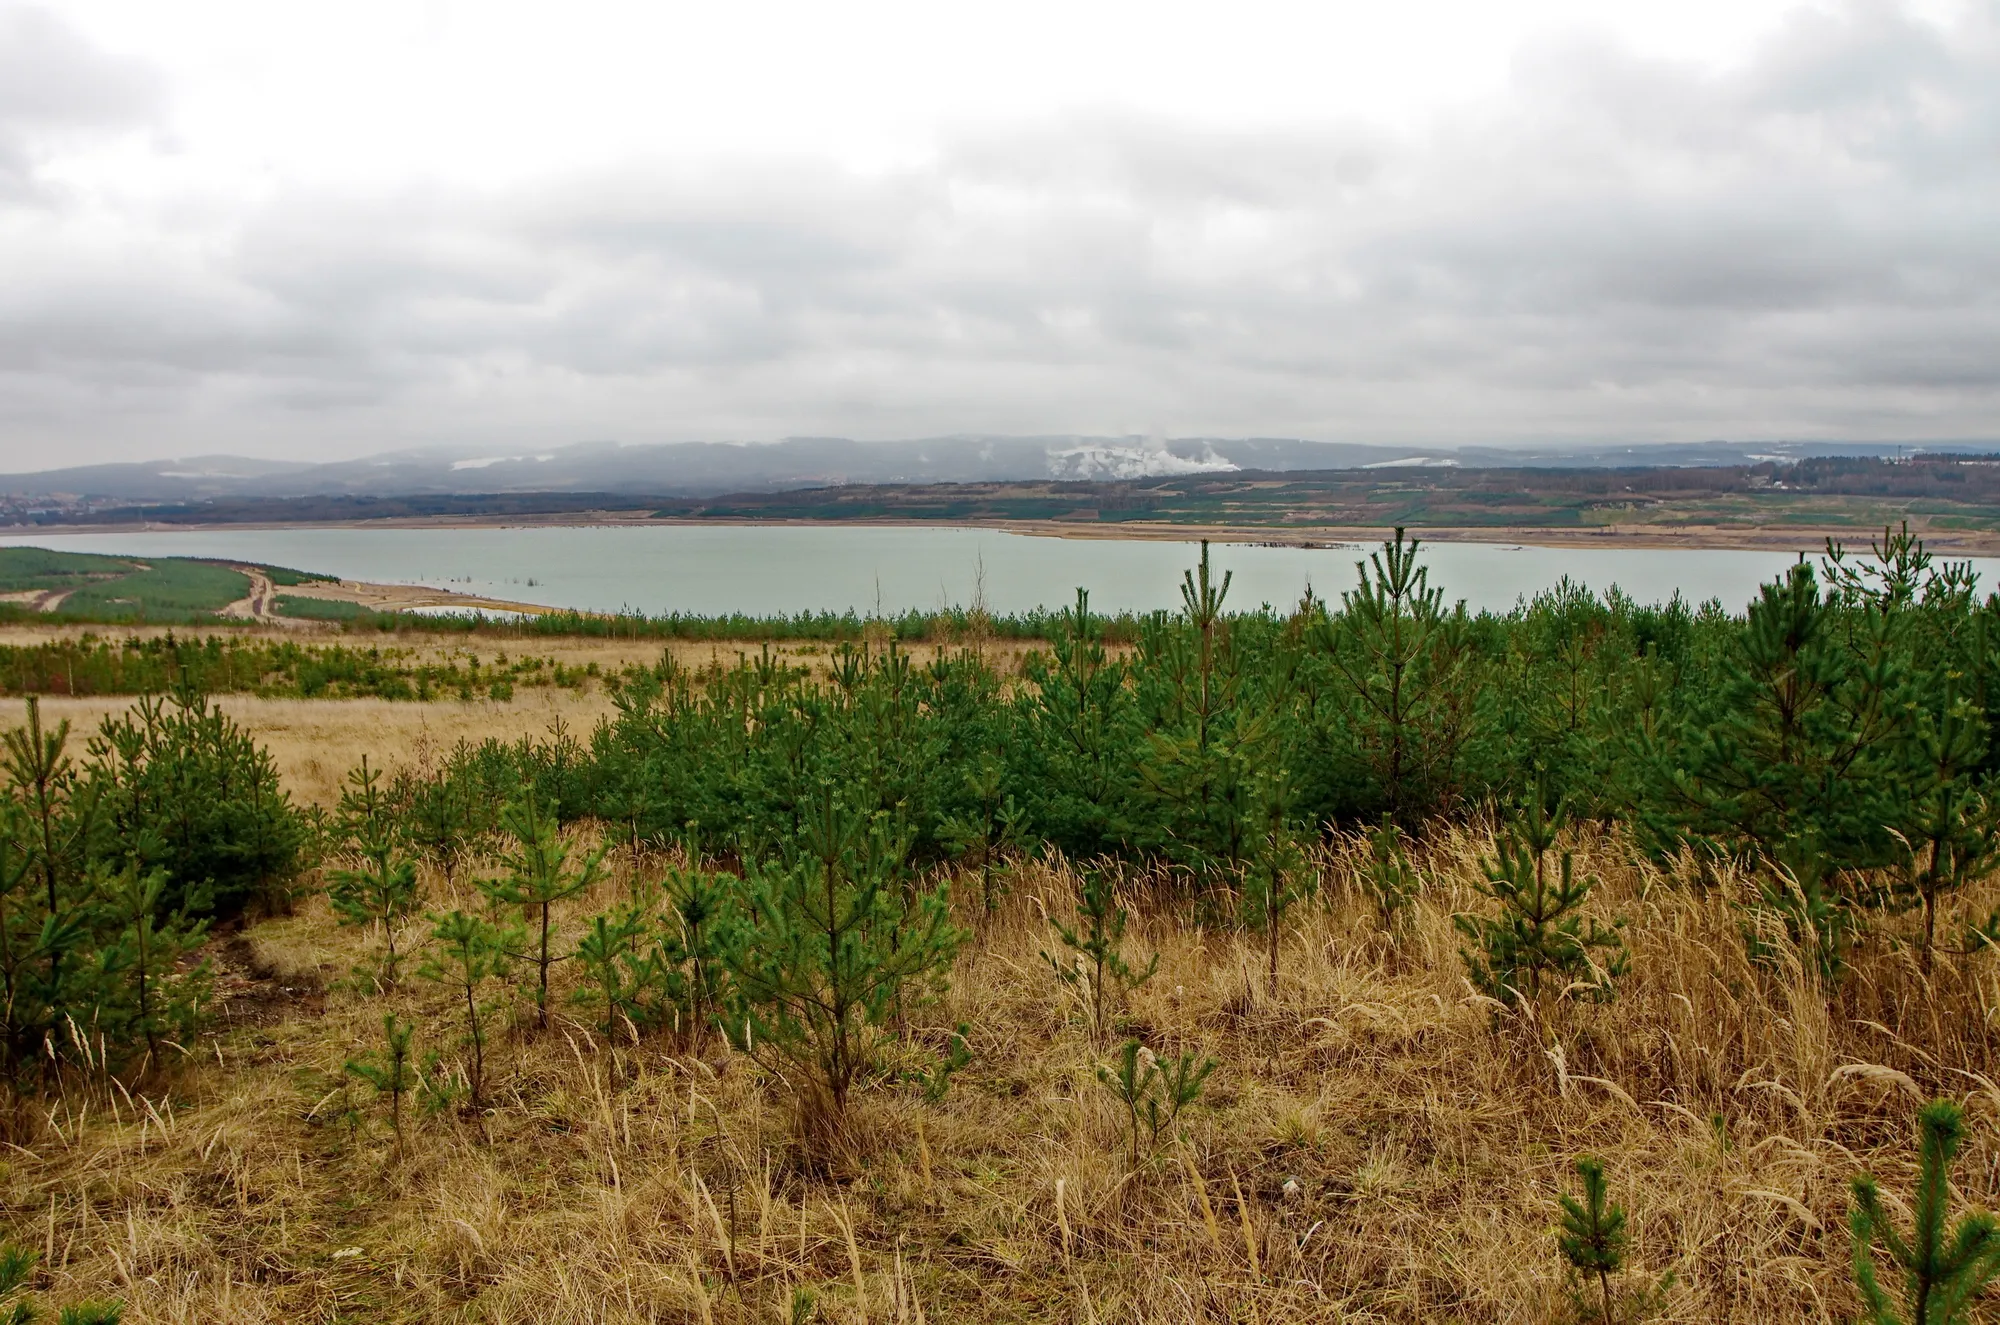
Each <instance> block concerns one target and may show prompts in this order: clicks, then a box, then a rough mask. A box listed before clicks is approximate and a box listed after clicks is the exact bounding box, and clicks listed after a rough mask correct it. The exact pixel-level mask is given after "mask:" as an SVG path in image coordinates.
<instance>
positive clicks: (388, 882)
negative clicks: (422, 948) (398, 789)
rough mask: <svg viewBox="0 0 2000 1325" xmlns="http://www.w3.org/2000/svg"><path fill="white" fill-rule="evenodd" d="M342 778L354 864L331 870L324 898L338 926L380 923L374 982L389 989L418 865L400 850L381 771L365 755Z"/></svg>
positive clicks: (344, 820)
mask: <svg viewBox="0 0 2000 1325" xmlns="http://www.w3.org/2000/svg"><path fill="white" fill-rule="evenodd" d="M347 781H348V786H347V789H346V790H345V791H343V792H342V793H341V795H340V811H339V819H340V825H341V830H342V835H343V837H344V838H345V841H346V846H347V850H348V852H349V853H350V854H351V855H352V856H354V857H355V858H356V859H357V861H358V864H357V866H356V867H355V868H353V869H339V870H334V871H332V873H331V874H330V875H329V883H328V887H327V892H326V898H327V901H328V902H330V903H331V904H332V906H333V909H334V913H335V914H336V915H337V916H338V917H339V920H340V923H341V924H343V925H380V926H381V927H382V935H383V946H384V955H383V958H382V965H381V970H380V972H379V975H378V979H377V983H378V984H379V985H380V986H381V987H383V988H394V987H395V984H396V981H397V979H398V977H399V975H400V970H399V967H400V964H401V962H400V958H399V956H398V954H397V952H396V932H397V930H398V929H399V928H400V927H401V926H402V924H403V922H404V921H405V920H407V919H408V918H409V917H410V916H412V915H414V914H415V913H416V911H417V908H418V907H419V906H420V905H421V902H422V899H421V897H420V896H419V894H418V890H417V863H416V862H415V861H413V860H411V859H410V858H409V857H408V856H406V855H404V854H403V851H402V833H401V830H400V829H399V827H398V826H397V824H396V820H395V815H394V814H393V812H392V811H391V808H390V806H389V802H388V798H387V797H386V796H385V795H383V792H382V786H381V781H382V774H381V772H380V771H379V770H377V769H372V768H370V767H368V757H367V756H366V755H363V756H362V757H361V767H360V768H358V769H356V770H355V771H354V772H352V773H350V774H348V778H347Z"/></svg>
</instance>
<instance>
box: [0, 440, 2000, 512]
mask: <svg viewBox="0 0 2000 1325" xmlns="http://www.w3.org/2000/svg"><path fill="white" fill-rule="evenodd" d="M1993 445H1994V444H1990V443H1989V444H1975V443H1953V444H1950V445H1945V444H1942V443H1936V444H1929V445H1927V446H1910V447H1899V446H1896V445H1893V444H1881V443H1849V442H1786V443H1754V444H1753V443H1733V442H1705V443H1698V444H1687V445H1671V446H1646V447H1619V448H1603V449H1558V448H1542V449H1521V450H1504V449H1499V448H1492V447H1467V448H1464V449H1461V450H1455V451H1454V450H1445V449H1439V448H1422V447H1414V448H1413V447H1387V446H1373V445H1363V444H1358V443H1343V442H1314V441H1303V440H1299V439H1295V438H1263V437H1253V438H1220V437H1213V438H1211V437H1192V438H1188V437H1184V438H1174V439H1170V440H1158V439H1147V438H1142V437H1085V436H1067V435H1065V436H1049V437H986V436H969V435H968V436H953V437H934V438H926V439H922V440H917V441H900V442H856V441H851V440H849V439H846V438H838V437H794V438H788V439H786V440H784V441H781V442H771V443H754V444H752V443H743V444H739V443H730V442H689V443H678V444H669V445H650V446H618V445H613V444H609V443H600V444H585V445H577V446H567V447H562V448H557V449H553V450H549V451H545V452H540V453H537V454H526V455H513V454H508V455H477V454H467V453H465V452H450V451H406V452H396V453H389V454H383V455H377V456H370V457H367V458H365V459H361V460H345V461H335V462H332V463H324V464H312V463H288V462H280V461H263V460H249V459H244V458H242V457H236V456H201V457H195V458H192V459H179V460H162V461H155V462H150V463H146V464H118V465H86V466H80V467H75V468H69V469H49V470H41V471H37V472H32V473H18V474H7V475H0V522H6V523H23V522H32V521H33V519H34V517H35V515H36V514H37V513H38V512H50V513H60V514H62V515H65V516H68V517H71V518H73V517H74V516H76V515H78V514H84V513H88V512H90V511H94V510H101V509H107V508H111V507H118V506H130V505H133V504H164V505H174V504H181V503H200V502H215V501H244V500H259V499H297V498H403V497H422V496H451V495H466V494H475V493H477V494H508V493H550V494H555V493H570V494H579V495H581V494H592V495H597V494H606V495H609V496H612V497H617V496H621V495H625V496H633V497H640V496H643V497H647V498H664V497H674V498H695V497H707V496H714V495H717V494H720V493H745V492H780V491H786V490H790V489H797V488H816V487H833V486H841V485H847V484H881V483H1005V482H1027V481H1037V480H1062V481H1071V482H1098V481H1105V480H1116V479H1144V478H1172V477H1178V476H1184V475H1195V474H1224V473H1232V472H1240V471H1264V472H1280V473H1284V472H1295V471H1303V470H1318V471H1326V470H1354V469H1375V468H1381V469H1395V468H1403V467H1410V468H1440V467H1465V468H1482V469H1497V468H1516V467H1529V468H1605V467H1629V466H1638V465H1648V466H1653V465H1660V466H1673V467H1681V466H1729V465H1745V464H1756V463H1758V462H1761V461H1766V460H1787V461H1789V460H1798V459H1803V458H1806V457H1812V456H1840V457H1859V456H1875V455H1895V454H1897V453H1899V452H1902V451H1906V450H1907V451H1910V452H1913V453H1914V452H1917V451H1924V450H1929V451H1960V452H1963V451H1968V450H1988V449H1993Z"/></svg>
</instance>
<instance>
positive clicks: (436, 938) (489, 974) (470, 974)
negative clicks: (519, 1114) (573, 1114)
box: [417, 911, 522, 1110]
mask: <svg viewBox="0 0 2000 1325" xmlns="http://www.w3.org/2000/svg"><path fill="white" fill-rule="evenodd" d="M431 919H432V927H431V941H432V942H433V943H434V944H435V945H436V948H435V950H434V951H433V953H432V955H431V956H430V957H429V958H428V959H427V960H426V961H425V962H424V964H423V965H422V966H421V967H420V968H418V970H417V974H418V975H420V976H422V977H423V978H424V979H426V980H435V981H436V982H437V983H439V984H441V985H447V986H449V987H450V988H451V989H452V990H454V991H455V992H456V993H457V994H459V995H461V996H463V998H464V1000H465V1046H466V1048H468V1049H470V1050H471V1051H472V1062H471V1065H470V1067H469V1068H468V1069H467V1071H466V1085H467V1087H468V1088H469V1090H470V1092H471V1104H472V1107H473V1108H474V1109H475V1110H476V1109H480V1108H483V1107H484V1106H485V1101H486V1096H485V1093H484V1089H485V1081H486V1014H487V1013H488V1012H489V1011H491V1009H490V1008H489V1007H488V1006H487V1005H485V1004H482V1003H481V1002H480V1001H479V992H480V990H481V989H482V988H484V987H485V984H486V982H487V981H488V980H490V979H492V978H493V977H494V976H497V975H499V974H500V973H501V972H503V971H505V970H506V969H507V953H508V951H509V950H510V949H511V948H513V947H516V946H518V945H519V944H520V943H521V941H522V936H521V932H520V930H519V929H508V930H501V929H498V928H496V927H494V926H493V925H491V924H488V923H487V922H486V921H484V920H481V919H480V918H479V917H478V916H469V915H467V914H465V912H463V911H453V912H452V913H451V914H450V915H448V916H433V917H432V918H431Z"/></svg>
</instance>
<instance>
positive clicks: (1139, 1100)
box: [1097, 1040, 1217, 1171]
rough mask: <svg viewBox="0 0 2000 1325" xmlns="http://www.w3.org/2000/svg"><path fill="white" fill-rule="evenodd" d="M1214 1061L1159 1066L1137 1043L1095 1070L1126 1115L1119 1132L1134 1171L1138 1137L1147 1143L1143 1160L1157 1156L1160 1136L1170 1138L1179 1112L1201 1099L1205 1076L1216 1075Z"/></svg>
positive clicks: (1187, 1056)
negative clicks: (1111, 1061) (1168, 1136)
mask: <svg viewBox="0 0 2000 1325" xmlns="http://www.w3.org/2000/svg"><path fill="white" fill-rule="evenodd" d="M1216 1066H1217V1064H1216V1061H1215V1060H1214V1059H1213V1058H1204V1059H1200V1060H1199V1061H1197V1060H1196V1058H1195V1056H1194V1055H1193V1054H1192V1053H1183V1054H1181V1055H1180V1056H1178V1057H1176V1058H1173V1059H1170V1060H1168V1061H1167V1062H1165V1063H1164V1064H1163V1063H1162V1062H1161V1061H1160V1059H1159V1058H1157V1057H1155V1056H1154V1054H1153V1051H1152V1050H1151V1049H1148V1048H1146V1047H1145V1046H1144V1045H1142V1044H1140V1043H1139V1042H1138V1041H1137V1040H1127V1041H1126V1042H1125V1044H1124V1046H1123V1047H1122V1048H1121V1049H1119V1051H1118V1058H1117V1060H1116V1061H1115V1062H1113V1063H1112V1065H1111V1066H1109V1067H1105V1066H1103V1065H1101V1064H1100V1065H1099V1067H1098V1069H1097V1080H1098V1082H1099V1083H1100V1084H1101V1085H1102V1086H1103V1087H1104V1088H1105V1089H1106V1090H1108V1091H1110V1092H1111V1095H1112V1097H1113V1098H1114V1099H1116V1100H1117V1101H1118V1103H1119V1105H1120V1107H1122V1108H1123V1110H1124V1112H1125V1118H1124V1120H1123V1122H1122V1124H1121V1127H1120V1130H1121V1131H1123V1132H1124V1133H1125V1138H1126V1147H1127V1151H1128V1154H1129V1156H1130V1159H1131V1164H1132V1168H1133V1170H1135V1171H1136V1170H1137V1169H1138V1167H1139V1159H1140V1155H1139V1142H1140V1140H1141V1134H1142V1133H1143V1134H1144V1137H1145V1139H1146V1140H1147V1141H1148V1143H1149V1147H1148V1149H1147V1151H1146V1158H1148V1159H1151V1158H1152V1157H1153V1156H1154V1155H1157V1154H1158V1153H1159V1151H1160V1137H1161V1135H1162V1134H1163V1133H1166V1134H1171V1132H1172V1130H1173V1125H1174V1122H1175V1121H1176V1120H1177V1119H1178V1118H1179V1117H1180V1116H1181V1110H1183V1109H1185V1108H1187V1106H1188V1105H1190V1104H1193V1103H1194V1102H1195V1101H1196V1100H1198V1099H1200V1098H1201V1092H1202V1087H1203V1086H1204V1085H1206V1084H1207V1082H1208V1077H1209V1073H1211V1072H1213V1071H1215V1069H1216Z"/></svg>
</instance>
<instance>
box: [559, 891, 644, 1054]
mask: <svg viewBox="0 0 2000 1325" xmlns="http://www.w3.org/2000/svg"><path fill="white" fill-rule="evenodd" d="M645 932H646V918H645V916H644V914H643V913H641V912H640V911H639V909H638V908H637V907H630V908H627V909H625V910H622V911H620V912H618V913H616V914H615V915H598V916H592V917H591V919H590V928H589V929H587V930H585V931H584V933H583V937H582V938H579V939H578V940H577V941H576V960H577V964H578V965H579V966H581V967H582V968H583V972H584V978H585V980H586V982H587V983H586V985H585V986H584V987H583V988H581V989H578V990H576V991H575V992H574V993H572V994H571V995H570V998H571V999H572V1000H573V1001H574V1002H577V1003H580V1004H588V1005H590V1006H592V1007H594V1008H596V1009H597V1011H598V1012H599V1013H600V1014H601V1015H600V1016H599V1018H598V1022H597V1028H598V1030H600V1031H602V1032H603V1033H604V1038H605V1039H606V1040H612V1039H615V1038H616V1037H617V1031H618V1022H619V1020H620V1019H623V1020H624V1021H625V1022H626V1023H627V1024H629V1025H632V1026H637V1025H638V1024H639V1023H640V1021H641V1019H642V1018H643V1017H644V1016H645V1011H644V1009H643V1007H642V1006H641V1003H640V995H641V987H640V986H639V984H638V983H637V981H635V980H634V978H633V957H634V953H635V949H636V947H637V944H638V941H639V939H640V938H641V936H643V935H644V934H645Z"/></svg>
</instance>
